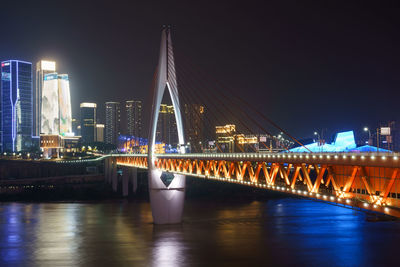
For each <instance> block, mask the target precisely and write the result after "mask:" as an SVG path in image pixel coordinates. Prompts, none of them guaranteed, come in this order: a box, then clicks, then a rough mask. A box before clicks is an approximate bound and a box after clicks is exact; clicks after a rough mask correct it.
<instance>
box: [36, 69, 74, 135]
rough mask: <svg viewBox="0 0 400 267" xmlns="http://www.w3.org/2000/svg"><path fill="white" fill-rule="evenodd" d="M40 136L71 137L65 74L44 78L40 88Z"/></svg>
mask: <svg viewBox="0 0 400 267" xmlns="http://www.w3.org/2000/svg"><path fill="white" fill-rule="evenodd" d="M41 102H42V107H41V110H42V114H41V119H40V121H41V128H40V133H41V135H48V134H50V135H53V134H60V135H62V136H71V135H72V116H71V97H70V90H69V80H68V75H67V74H57V73H50V74H46V75H45V76H44V82H43V88H42V101H41Z"/></svg>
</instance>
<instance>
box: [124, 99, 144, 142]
mask: <svg viewBox="0 0 400 267" xmlns="http://www.w3.org/2000/svg"><path fill="white" fill-rule="evenodd" d="M125 108H126V120H127V133H128V135H130V136H134V137H136V138H140V137H142V101H140V100H129V101H126V103H125Z"/></svg>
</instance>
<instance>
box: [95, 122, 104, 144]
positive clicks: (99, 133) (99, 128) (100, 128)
mask: <svg viewBox="0 0 400 267" xmlns="http://www.w3.org/2000/svg"><path fill="white" fill-rule="evenodd" d="M96 142H102V143H103V142H104V124H96Z"/></svg>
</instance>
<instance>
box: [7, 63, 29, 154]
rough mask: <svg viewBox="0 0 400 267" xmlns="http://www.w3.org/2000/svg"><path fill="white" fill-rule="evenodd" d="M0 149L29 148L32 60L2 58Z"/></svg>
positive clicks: (15, 149)
mask: <svg viewBox="0 0 400 267" xmlns="http://www.w3.org/2000/svg"><path fill="white" fill-rule="evenodd" d="M0 107H1V108H0V109H1V119H0V125H1V132H0V140H1V146H2V147H1V149H2V151H7V152H8V151H9V152H16V151H28V150H30V148H31V146H32V63H30V62H25V61H19V60H8V61H3V62H1V104H0Z"/></svg>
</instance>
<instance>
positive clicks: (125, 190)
mask: <svg viewBox="0 0 400 267" xmlns="http://www.w3.org/2000/svg"><path fill="white" fill-rule="evenodd" d="M130 175H131V170H130V168H128V167H123V168H122V196H124V197H127V196H128V194H129V187H128V186H129V178H130Z"/></svg>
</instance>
